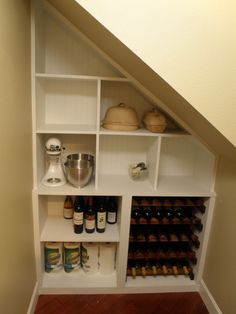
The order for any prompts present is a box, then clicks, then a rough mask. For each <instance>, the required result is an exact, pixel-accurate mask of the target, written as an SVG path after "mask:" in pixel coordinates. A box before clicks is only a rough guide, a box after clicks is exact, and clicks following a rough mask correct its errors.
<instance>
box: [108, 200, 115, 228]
mask: <svg viewBox="0 0 236 314" xmlns="http://www.w3.org/2000/svg"><path fill="white" fill-rule="evenodd" d="M116 222H117V202H116V199H115V198H114V197H110V198H109V201H108V208H107V223H109V224H115V223H116Z"/></svg>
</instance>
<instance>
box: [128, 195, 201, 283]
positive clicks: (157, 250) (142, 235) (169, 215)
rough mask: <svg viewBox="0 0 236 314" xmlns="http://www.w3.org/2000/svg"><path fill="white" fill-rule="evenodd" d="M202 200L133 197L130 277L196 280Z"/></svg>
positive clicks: (129, 252)
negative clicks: (183, 277) (194, 268)
mask: <svg viewBox="0 0 236 314" xmlns="http://www.w3.org/2000/svg"><path fill="white" fill-rule="evenodd" d="M204 213H205V205H204V199H203V198H198V197H195V198H189V197H188V198H186V197H181V198H176V197H169V198H165V197H133V199H132V209H131V220H130V234H129V251H128V266H127V276H132V277H133V278H135V277H136V276H142V277H145V276H158V275H164V276H166V275H173V276H178V275H185V276H189V278H190V279H192V280H193V279H194V271H193V267H194V265H196V264H197V257H196V250H197V249H198V248H199V247H200V241H199V237H198V234H199V233H200V232H201V231H202V230H203V224H202V221H201V217H199V215H200V216H201V215H203V214H204Z"/></svg>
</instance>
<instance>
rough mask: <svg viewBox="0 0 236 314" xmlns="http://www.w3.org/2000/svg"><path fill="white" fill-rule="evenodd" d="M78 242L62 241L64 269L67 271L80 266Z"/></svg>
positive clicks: (77, 268) (74, 269)
mask: <svg viewBox="0 0 236 314" xmlns="http://www.w3.org/2000/svg"><path fill="white" fill-rule="evenodd" d="M80 247H81V246H80V242H65V243H64V270H65V272H67V273H70V272H72V271H76V270H77V271H78V270H79V269H80V267H81V248H80Z"/></svg>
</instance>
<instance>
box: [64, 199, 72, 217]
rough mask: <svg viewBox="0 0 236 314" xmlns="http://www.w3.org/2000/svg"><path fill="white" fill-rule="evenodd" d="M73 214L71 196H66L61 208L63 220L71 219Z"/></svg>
mask: <svg viewBox="0 0 236 314" xmlns="http://www.w3.org/2000/svg"><path fill="white" fill-rule="evenodd" d="M73 214H74V204H73V200H72V197H71V196H69V195H67V196H66V199H65V202H64V207H63V217H64V218H65V219H72V218H73Z"/></svg>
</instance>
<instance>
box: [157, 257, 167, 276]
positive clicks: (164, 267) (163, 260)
mask: <svg viewBox="0 0 236 314" xmlns="http://www.w3.org/2000/svg"><path fill="white" fill-rule="evenodd" d="M159 263H160V265H161V270H162V274H163V275H165V276H166V275H168V269H167V259H166V258H161V259H160V261H159Z"/></svg>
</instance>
